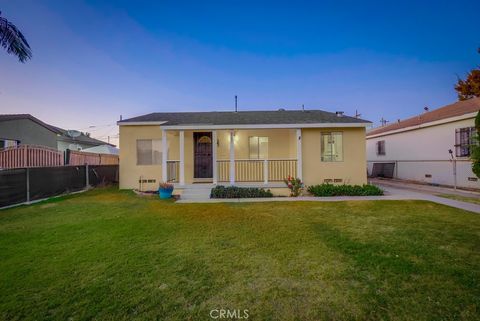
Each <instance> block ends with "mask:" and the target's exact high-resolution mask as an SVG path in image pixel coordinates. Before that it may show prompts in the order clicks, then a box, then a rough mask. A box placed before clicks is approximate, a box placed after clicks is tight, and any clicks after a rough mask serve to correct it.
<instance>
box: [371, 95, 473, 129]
mask: <svg viewBox="0 0 480 321" xmlns="http://www.w3.org/2000/svg"><path fill="white" fill-rule="evenodd" d="M479 110H480V98H472V99H469V100H464V101H459V102H456V103H454V104H450V105H447V106H444V107H440V108H438V109H435V110H432V111H429V112H426V113H423V114H420V115H417V116H414V117H411V118H407V119H405V120H401V121H400V122H395V123H392V124H390V125H387V126H383V127H377V128H374V129H372V130H370V131H368V132H367V137H369V136H373V135H378V134H382V133H386V132H390V131H393V130H399V129H403V128H408V127H413V126H419V125H422V124H426V123H430V122H434V121H438V120H443V119H447V118H452V117H458V116H462V115H465V114H470V113H474V112H478V111H479Z"/></svg>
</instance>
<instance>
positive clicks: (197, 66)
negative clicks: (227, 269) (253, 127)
mask: <svg viewBox="0 0 480 321" xmlns="http://www.w3.org/2000/svg"><path fill="white" fill-rule="evenodd" d="M152 2H153V1H152ZM155 2H156V3H153V4H152V3H150V1H135V2H133V1H122V0H120V1H23V0H16V1H5V0H0V10H1V11H2V15H3V16H5V17H7V18H8V19H10V20H11V21H12V22H14V23H15V24H16V25H17V26H18V27H19V28H20V29H21V30H22V31H23V33H24V34H25V36H26V37H27V39H28V40H29V42H30V45H31V47H32V50H33V55H34V57H33V59H32V60H31V61H29V62H27V63H26V64H20V63H18V62H17V61H16V59H15V58H14V57H13V56H8V55H7V54H6V53H5V52H4V51H0V74H1V75H2V77H0V112H1V113H31V114H33V115H35V116H37V117H39V118H41V119H42V120H44V121H46V122H50V123H52V124H54V125H57V126H61V127H65V128H76V129H82V130H86V131H90V132H92V135H93V136H95V137H99V138H102V139H106V136H107V135H111V136H114V135H115V134H116V133H117V132H118V130H117V128H116V126H114V122H115V121H116V120H117V119H118V118H119V115H123V117H124V118H127V117H131V116H136V115H140V114H144V113H149V112H154V111H180V110H183V111H193V110H202V111H209V110H231V109H232V108H233V104H234V98H233V97H234V95H238V96H239V107H240V110H253V109H278V108H287V109H298V108H301V105H302V104H305V107H306V108H307V109H308V108H311V109H315V108H318V109H324V110H329V111H336V110H342V111H345V112H346V113H347V114H354V113H355V110H357V109H358V110H359V111H360V113H361V114H362V118H366V119H369V120H371V121H373V122H374V123H376V124H378V122H379V120H380V118H381V117H385V118H386V119H389V120H392V121H394V120H396V119H397V118H405V117H408V116H411V115H414V114H416V113H419V112H421V111H422V109H423V107H424V106H430V107H431V108H435V107H439V106H442V105H445V104H447V103H451V102H454V101H455V100H456V94H455V91H454V90H453V85H454V83H455V81H456V79H457V75H459V76H464V75H465V74H466V73H467V72H468V71H469V70H470V69H471V68H473V67H475V66H477V65H479V64H480V55H478V54H477V53H476V48H477V47H479V46H480V36H479V34H478V12H480V2H479V1H455V2H454V1H428V2H427V1H425V2H421V1H382V2H380V1H379V2H368V1H358V2H353V1H352V2H349V1H291V2H283V1H252V2H249V1H195V2H181V1H155ZM90 126H96V127H94V128H89V127H90Z"/></svg>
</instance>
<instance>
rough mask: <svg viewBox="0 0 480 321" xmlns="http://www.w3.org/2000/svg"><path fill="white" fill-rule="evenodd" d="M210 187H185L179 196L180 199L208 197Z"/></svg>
mask: <svg viewBox="0 0 480 321" xmlns="http://www.w3.org/2000/svg"><path fill="white" fill-rule="evenodd" d="M210 191H211V188H210V187H204V186H202V187H193V188H190V187H188V188H185V189H184V190H183V192H182V195H181V196H180V199H182V200H205V199H209V198H210Z"/></svg>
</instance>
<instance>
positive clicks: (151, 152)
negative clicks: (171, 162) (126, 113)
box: [137, 139, 162, 165]
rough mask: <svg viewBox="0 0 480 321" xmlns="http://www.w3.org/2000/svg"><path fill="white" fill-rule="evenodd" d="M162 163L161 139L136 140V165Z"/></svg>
mask: <svg viewBox="0 0 480 321" xmlns="http://www.w3.org/2000/svg"><path fill="white" fill-rule="evenodd" d="M161 163H162V141H161V140H160V139H138V140H137V165H159V164H161Z"/></svg>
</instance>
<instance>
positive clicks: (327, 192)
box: [308, 184, 383, 196]
mask: <svg viewBox="0 0 480 321" xmlns="http://www.w3.org/2000/svg"><path fill="white" fill-rule="evenodd" d="M308 191H309V192H310V193H311V194H313V195H315V196H377V195H383V191H382V190H381V189H380V188H378V187H377V186H375V185H370V184H365V185H333V184H321V185H312V186H309V187H308Z"/></svg>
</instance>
